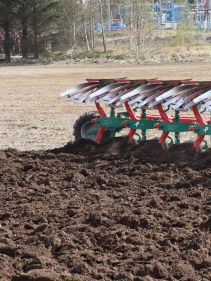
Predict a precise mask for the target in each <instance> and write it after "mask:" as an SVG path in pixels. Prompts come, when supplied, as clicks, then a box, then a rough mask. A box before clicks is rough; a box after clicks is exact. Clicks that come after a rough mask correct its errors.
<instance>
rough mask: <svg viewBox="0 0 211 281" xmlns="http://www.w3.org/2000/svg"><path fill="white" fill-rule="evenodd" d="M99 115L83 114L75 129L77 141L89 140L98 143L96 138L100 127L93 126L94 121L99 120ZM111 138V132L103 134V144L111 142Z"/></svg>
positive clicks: (74, 133)
mask: <svg viewBox="0 0 211 281" xmlns="http://www.w3.org/2000/svg"><path fill="white" fill-rule="evenodd" d="M99 117H100V116H99V114H98V112H96V111H92V112H88V113H85V114H82V115H81V116H80V117H79V118H78V119H77V120H76V122H75V124H74V128H73V135H74V137H75V140H76V141H79V140H81V139H88V140H93V141H96V136H97V133H98V131H99V128H100V127H99V125H98V124H93V123H92V120H94V119H97V118H99ZM110 137H111V132H110V131H108V130H106V131H105V132H104V133H103V136H102V139H101V143H102V142H105V141H107V140H109V139H110Z"/></svg>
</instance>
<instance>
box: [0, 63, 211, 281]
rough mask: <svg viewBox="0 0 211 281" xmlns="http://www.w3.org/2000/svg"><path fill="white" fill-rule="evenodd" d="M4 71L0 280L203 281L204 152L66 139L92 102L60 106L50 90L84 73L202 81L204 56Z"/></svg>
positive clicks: (207, 190) (206, 235) (210, 166)
mask: <svg viewBox="0 0 211 281" xmlns="http://www.w3.org/2000/svg"><path fill="white" fill-rule="evenodd" d="M0 76H1V79H0V99H1V103H0V107H1V118H0V120H1V123H0V128H1V131H0V134H1V138H0V281H93V280H102V281H110V280H120V281H123V280H124V281H154V280H163V281H176V280H182V281H209V280H211V150H208V151H207V152H205V153H196V152H195V151H194V150H193V148H192V145H191V144H182V145H180V146H172V147H170V149H169V150H168V151H166V150H163V148H162V147H161V146H160V145H159V144H158V143H157V142H156V141H149V142H147V143H145V144H140V145H137V144H135V142H134V141H130V142H128V140H127V139H126V138H119V139H116V140H113V141H111V142H109V143H106V144H104V145H99V146H97V145H96V144H94V143H90V142H89V143H87V142H84V141H82V142H80V143H77V144H72V143H68V142H69V140H70V139H71V138H72V125H73V122H74V120H75V118H77V116H78V115H79V114H80V113H81V112H83V111H86V110H88V109H89V107H87V106H81V107H74V106H70V112H69V113H66V111H65V110H66V109H67V105H66V102H65V101H63V100H58V99H57V97H58V94H59V93H60V92H61V91H63V90H65V89H67V88H68V87H70V86H72V85H74V84H76V83H80V82H82V81H84V79H85V78H87V77H91V78H92V77H93V78H94V77H113V76H115V77H124V76H128V77H130V78H140V77H145V78H149V77H151V78H153V77H154V78H155V77H160V78H166V79H171V78H172V79H173V78H174V79H175V78H183V79H184V78H190V77H191V78H195V79H204V80H205V79H207V80H210V77H211V69H210V65H209V64H200V65H199V64H198V65H174V66H173V65H165V66H164V65H163V66H144V67H141V66H139V67H138V66H110V65H109V66H106V65H104V66H96V65H91V66H88V65H83V66H79V65H75V66H69V65H49V66H19V67H14V66H12V67H0ZM67 143H68V144H67ZM12 148H13V149H12ZM54 148H55V149H54ZM47 149H48V150H47ZM27 151H28V152H27Z"/></svg>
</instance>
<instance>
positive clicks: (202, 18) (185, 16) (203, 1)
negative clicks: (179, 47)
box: [154, 0, 211, 30]
mask: <svg viewBox="0 0 211 281" xmlns="http://www.w3.org/2000/svg"><path fill="white" fill-rule="evenodd" d="M154 13H155V25H156V28H158V29H177V27H178V25H179V24H180V23H182V22H184V21H185V20H186V21H187V20H189V21H192V22H193V25H195V27H196V29H198V30H209V29H211V0H195V1H188V0H184V3H182V4H181V3H180V4H178V3H176V1H174V0H160V1H157V2H156V3H155V6H154Z"/></svg>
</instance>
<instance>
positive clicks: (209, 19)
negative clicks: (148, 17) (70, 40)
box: [96, 0, 211, 32]
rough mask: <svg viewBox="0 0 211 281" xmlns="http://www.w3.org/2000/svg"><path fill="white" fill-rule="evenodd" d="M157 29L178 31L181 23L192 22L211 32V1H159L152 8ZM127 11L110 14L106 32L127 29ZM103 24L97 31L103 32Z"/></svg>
mask: <svg viewBox="0 0 211 281" xmlns="http://www.w3.org/2000/svg"><path fill="white" fill-rule="evenodd" d="M152 10H153V13H154V23H155V27H156V29H177V28H178V26H179V25H180V24H181V23H184V22H189V23H190V22H191V23H192V24H193V26H194V27H195V28H196V29H197V30H211V0H193V1H190V0H184V1H183V3H181V2H180V3H177V1H176V0H158V1H155V3H154V4H153V6H152ZM126 19H127V9H126V8H125V7H123V8H121V7H120V6H119V7H118V15H115V13H113V12H112V9H111V7H110V8H109V12H108V22H105V24H104V29H105V30H106V31H121V30H123V29H125V28H126V27H127V20H126ZM101 29H102V25H101V23H97V24H96V31H98V32H99V31H101Z"/></svg>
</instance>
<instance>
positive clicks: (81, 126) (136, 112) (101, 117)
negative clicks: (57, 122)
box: [60, 78, 211, 150]
mask: <svg viewBox="0 0 211 281" xmlns="http://www.w3.org/2000/svg"><path fill="white" fill-rule="evenodd" d="M60 96H61V97H66V98H67V101H68V102H72V101H75V102H76V104H80V103H90V102H91V103H93V102H94V103H95V105H96V109H97V114H96V113H93V112H91V113H87V114H85V115H83V116H81V117H80V118H79V119H78V120H77V121H76V123H75V126H74V135H75V138H76V140H79V139H81V138H87V139H92V140H95V141H96V142H97V143H100V142H101V141H102V140H104V139H107V138H114V137H115V136H116V134H117V133H118V132H120V131H121V130H123V129H125V128H128V129H129V133H128V137H129V138H133V137H137V139H138V141H146V140H147V131H148V130H150V129H154V130H155V129H156V130H161V131H162V133H161V136H160V140H159V141H160V143H161V144H164V143H165V142H166V141H167V140H169V141H170V142H171V143H175V144H179V143H180V134H181V133H185V132H194V133H195V134H196V138H195V141H194V147H195V148H196V150H199V149H201V148H203V149H207V148H208V144H207V142H206V141H205V136H211V120H210V112H211V81H193V80H169V81H167V80H166V81H164V80H158V79H149V80H145V79H143V80H127V79H125V78H123V79H88V80H87V82H86V83H83V84H80V85H77V86H75V87H73V88H71V89H69V90H67V91H65V92H63V93H62V94H61V95H60ZM103 105H106V106H108V107H110V113H109V115H108V114H106V112H107V110H106V112H105V110H104V106H103ZM123 109H124V110H123ZM150 110H153V111H151V113H149V112H150ZM155 110H156V113H154V112H155ZM168 110H170V112H172V110H173V111H174V114H169V113H168ZM186 111H189V112H192V114H190V113H188V115H184V112H186ZM139 132H141V133H139ZM170 133H174V136H175V137H174V140H173V138H172V137H170V136H169V134H170Z"/></svg>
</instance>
